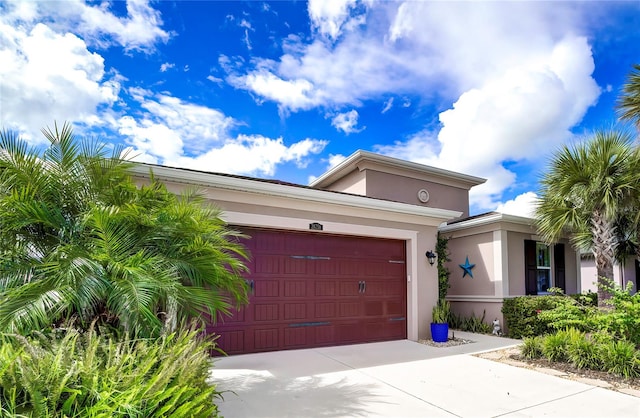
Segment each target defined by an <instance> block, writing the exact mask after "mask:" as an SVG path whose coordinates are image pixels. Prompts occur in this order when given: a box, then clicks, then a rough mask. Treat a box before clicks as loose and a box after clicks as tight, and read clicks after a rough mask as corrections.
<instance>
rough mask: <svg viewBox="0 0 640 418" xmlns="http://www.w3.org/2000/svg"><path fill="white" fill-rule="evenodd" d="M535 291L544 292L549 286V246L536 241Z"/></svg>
mask: <svg viewBox="0 0 640 418" xmlns="http://www.w3.org/2000/svg"><path fill="white" fill-rule="evenodd" d="M536 270H537V274H536V277H537V280H536V293H538V294H540V293H546V292H547V290H549V288H550V287H551V255H550V253H549V246H548V245H545V244H543V243H540V242H537V243H536Z"/></svg>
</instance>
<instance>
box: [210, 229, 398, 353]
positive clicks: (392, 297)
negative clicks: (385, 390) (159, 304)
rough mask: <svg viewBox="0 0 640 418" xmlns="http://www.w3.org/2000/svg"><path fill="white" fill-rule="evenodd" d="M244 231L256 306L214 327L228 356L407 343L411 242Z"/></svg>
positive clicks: (251, 285)
mask: <svg viewBox="0 0 640 418" xmlns="http://www.w3.org/2000/svg"><path fill="white" fill-rule="evenodd" d="M239 229H241V230H242V231H243V232H244V233H246V234H247V235H248V236H250V238H249V239H245V240H243V241H242V242H243V244H244V245H245V246H246V247H247V249H248V250H249V252H250V254H251V260H250V262H249V263H248V267H249V269H250V273H249V274H248V275H247V276H246V280H247V283H248V285H249V288H250V298H249V305H247V306H246V307H244V308H242V309H241V310H239V311H237V312H235V313H234V315H233V316H232V317H221V318H218V321H217V323H216V324H209V325H208V326H207V332H208V333H215V334H217V335H220V338H219V339H218V345H219V347H220V348H221V349H222V350H224V351H225V352H226V353H227V354H240V353H253V352H263V351H276V350H287V349H297V348H310V347H322V346H333V345H344V344H354V343H361V342H373V341H389V340H398V339H405V338H406V337H407V318H406V315H407V273H406V250H405V242H404V241H400V240H390V239H379V238H369V237H352V236H340V235H328V234H323V233H321V232H317V233H303V232H291V231H280V230H268V229H255V228H239Z"/></svg>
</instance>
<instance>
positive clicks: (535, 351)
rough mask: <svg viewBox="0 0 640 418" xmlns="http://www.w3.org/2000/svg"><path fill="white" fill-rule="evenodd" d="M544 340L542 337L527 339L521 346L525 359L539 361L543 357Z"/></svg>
mask: <svg viewBox="0 0 640 418" xmlns="http://www.w3.org/2000/svg"><path fill="white" fill-rule="evenodd" d="M543 341H544V338H543V337H542V336H540V335H538V336H535V337H525V338H524V340H522V346H520V352H521V353H522V356H523V357H524V358H528V359H537V358H541V357H542V343H543Z"/></svg>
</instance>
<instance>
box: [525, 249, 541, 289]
mask: <svg viewBox="0 0 640 418" xmlns="http://www.w3.org/2000/svg"><path fill="white" fill-rule="evenodd" d="M524 277H525V285H524V287H525V293H526V294H527V295H537V294H538V286H537V280H538V268H537V264H536V242H535V241H531V240H528V239H526V240H524Z"/></svg>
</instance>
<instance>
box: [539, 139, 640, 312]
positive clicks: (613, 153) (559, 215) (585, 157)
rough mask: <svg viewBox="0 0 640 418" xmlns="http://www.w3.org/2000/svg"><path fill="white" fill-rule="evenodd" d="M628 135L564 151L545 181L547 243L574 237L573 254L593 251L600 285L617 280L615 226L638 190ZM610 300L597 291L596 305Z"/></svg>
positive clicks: (542, 222)
mask: <svg viewBox="0 0 640 418" xmlns="http://www.w3.org/2000/svg"><path fill="white" fill-rule="evenodd" d="M632 141H633V138H632V136H631V135H630V134H629V133H628V132H625V131H614V130H606V131H597V132H596V133H595V134H594V135H593V136H592V137H591V138H589V140H588V141H586V142H584V143H579V144H576V145H574V146H566V145H565V146H564V147H562V149H560V150H559V151H558V152H557V153H556V154H555V155H554V157H553V158H552V160H551V162H550V165H549V168H548V170H547V172H546V173H545V174H544V176H543V178H542V180H541V189H540V193H539V196H540V200H539V203H538V206H537V208H536V212H535V215H536V220H537V227H538V231H539V233H540V235H541V236H542V237H543V238H544V240H545V241H546V242H555V241H557V240H558V239H559V238H560V237H561V236H562V235H563V234H565V233H569V234H571V243H572V245H573V246H574V248H576V249H578V250H583V251H591V252H592V253H593V255H594V257H595V261H596V270H597V275H598V281H599V282H600V281H602V278H605V279H613V262H614V258H615V256H616V251H617V245H618V240H617V236H616V228H615V225H616V220H617V219H618V218H619V216H620V214H621V213H622V212H623V211H624V210H625V209H627V208H628V207H629V206H630V205H631V203H632V199H633V198H634V196H635V195H636V194H637V188H638V185H639V184H640V182H639V180H638V175H639V173H640V169H639V164H640V158H639V157H638V151H637V149H636V148H635V147H633V145H632ZM609 297H610V294H609V293H608V292H606V290H605V289H604V288H601V287H599V288H598V304H599V305H600V306H603V304H604V301H605V300H606V299H607V298H609Z"/></svg>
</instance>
